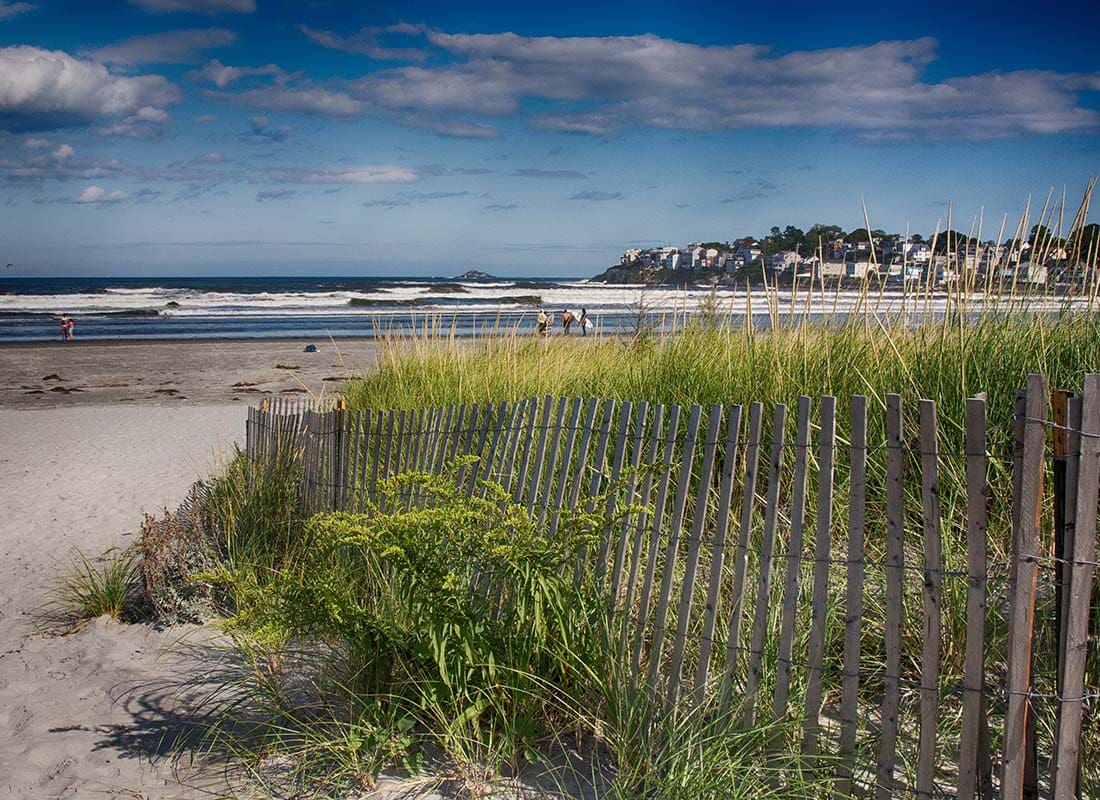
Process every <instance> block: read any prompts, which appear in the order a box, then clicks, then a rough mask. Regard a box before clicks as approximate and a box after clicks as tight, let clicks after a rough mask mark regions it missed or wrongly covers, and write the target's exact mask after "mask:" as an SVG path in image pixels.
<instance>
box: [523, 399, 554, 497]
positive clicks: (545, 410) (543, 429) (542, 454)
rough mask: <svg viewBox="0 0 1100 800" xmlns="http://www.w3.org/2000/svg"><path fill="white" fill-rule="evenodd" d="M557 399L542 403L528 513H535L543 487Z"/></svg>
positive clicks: (528, 495)
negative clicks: (548, 442)
mask: <svg viewBox="0 0 1100 800" xmlns="http://www.w3.org/2000/svg"><path fill="white" fill-rule="evenodd" d="M555 402H556V401H555V399H554V398H553V397H550V396H549V395H547V396H546V397H544V398H543V401H542V418H541V420H540V421H539V438H538V442H539V443H538V447H537V448H535V463H534V469H533V470H532V472H531V485H530V488H529V489H528V490H527V513H528V514H529V515H532V514H534V513H535V503H537V502H538V499H539V489H540V488H541V487H542V475H543V471H544V470H545V463H544V462H545V460H546V441H547V437H548V436H549V435H550V415H551V414H552V413H553V411H554V405H555Z"/></svg>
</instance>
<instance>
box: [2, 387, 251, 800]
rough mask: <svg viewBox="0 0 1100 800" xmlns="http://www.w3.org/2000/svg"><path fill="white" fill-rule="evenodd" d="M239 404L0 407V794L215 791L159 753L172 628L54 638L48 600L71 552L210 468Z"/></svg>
mask: <svg viewBox="0 0 1100 800" xmlns="http://www.w3.org/2000/svg"><path fill="white" fill-rule="evenodd" d="M242 406H243V404H241V403H238V404H236V405H233V406H226V405H220V406H179V407H175V408H170V407H164V406H159V407H157V406H125V405H113V406H84V407H77V408H54V409H52V410H48V411H18V410H11V409H0V798H7V797H13V798H16V797H18V798H55V797H58V798H59V797H81V798H84V797H92V798H94V797H133V798H167V797H189V796H207V797H208V796H210V795H208V794H201V793H199V792H197V791H196V790H194V789H192V788H189V787H188V786H187V785H186V783H190V782H193V781H199V782H201V783H203V784H204V785H208V784H209V783H210V781H211V780H214V781H215V785H216V776H214V777H213V778H211V776H203V775H196V774H191V773H190V772H189V773H188V774H187V775H180V774H178V773H177V772H176V771H174V770H173V769H172V765H171V764H170V763H169V761H168V760H167V759H165V758H164V757H163V753H164V751H165V749H166V744H165V742H164V736H165V734H166V733H167V734H171V732H172V731H173V728H174V727H175V724H176V723H175V720H174V719H173V718H172V716H171V712H172V708H173V703H174V701H175V699H176V698H175V697H174V691H173V689H172V683H173V681H174V679H175V677H176V675H177V673H180V672H181V671H184V672H185V671H186V670H187V666H188V665H187V664H186V663H184V657H183V656H182V654H175V653H174V651H173V649H172V645H173V643H174V642H175V641H176V640H178V639H179V637H180V635H181V630H180V629H173V630H169V631H167V632H158V631H155V630H153V629H152V628H151V627H149V626H147V625H119V624H116V623H112V622H108V621H105V620H99V621H95V622H93V623H91V624H89V625H86V626H85V627H83V628H82V629H80V630H79V631H77V632H75V633H68V634H67V635H59V634H58V632H57V629H56V626H54V627H52V628H51V626H50V625H49V621H48V614H45V613H44V609H45V607H46V605H47V604H48V603H50V602H51V600H53V599H54V598H55V596H56V585H57V581H58V579H59V578H60V577H61V576H62V575H64V574H66V572H68V571H69V570H70V568H71V560H72V557H73V555H74V554H75V552H76V550H77V549H79V550H80V551H82V552H83V553H85V554H86V555H87V556H88V557H90V558H93V559H94V558H98V557H100V556H101V555H102V554H103V553H104V552H106V551H108V550H109V549H110V548H112V547H125V546H127V545H128V544H130V543H131V542H132V541H133V535H132V533H133V531H135V529H136V528H137V527H138V524H139V523H140V518H141V512H142V511H148V512H156V511H158V510H160V509H162V508H163V507H164V506H166V505H167V506H169V507H174V506H175V505H176V504H177V503H178V502H179V501H180V500H181V499H182V498H183V496H184V494H185V493H186V491H187V489H188V487H189V486H190V485H191V483H192V482H193V481H194V480H196V479H198V478H199V477H203V476H206V475H208V474H209V472H210V469H211V467H212V466H213V465H214V463H215V460H216V458H217V454H219V453H220V452H223V451H224V448H226V447H227V446H228V445H230V444H231V443H232V442H234V441H240V440H241V439H242V438H243V435H244V418H245V414H244V408H243V407H242ZM181 780H182V781H184V783H181Z"/></svg>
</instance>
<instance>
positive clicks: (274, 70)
mask: <svg viewBox="0 0 1100 800" xmlns="http://www.w3.org/2000/svg"><path fill="white" fill-rule="evenodd" d="M257 75H275V76H285V75H286V73H285V72H284V71H283V70H282V69H280V68H279V66H278V65H277V64H265V65H264V66H262V67H231V66H228V65H227V64H223V63H222V62H220V61H218V59H216V58H215V59H212V60H210V61H207V62H206V64H205V65H203V68H202V69H197V70H194V71H193V72H189V73H187V77H188V78H190V79H191V80H193V81H196V82H198V81H208V82H209V83H212V84H214V85H215V86H217V87H218V88H219V89H224V88H225V87H226V86H228V85H229V84H231V83H236V82H237V81H239V80H240V79H241V78H248V77H254V76H257Z"/></svg>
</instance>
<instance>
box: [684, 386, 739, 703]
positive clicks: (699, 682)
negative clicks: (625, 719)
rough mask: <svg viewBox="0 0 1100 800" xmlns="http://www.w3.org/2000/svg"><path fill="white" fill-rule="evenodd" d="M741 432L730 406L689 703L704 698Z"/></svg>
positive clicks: (715, 624) (700, 701)
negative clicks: (704, 599) (700, 629)
mask: <svg viewBox="0 0 1100 800" xmlns="http://www.w3.org/2000/svg"><path fill="white" fill-rule="evenodd" d="M740 435H741V406H739V405H735V406H730V412H729V419H728V421H727V423H726V440H725V443H724V444H723V448H724V449H723V451H722V479H721V482H720V484H719V486H718V508H717V514H716V517H715V520H714V539H713V541H711V551H710V577H709V579H708V580H707V600H706V607H705V609H704V617H703V631H702V638H701V639H700V641H699V662H698V664H697V665H696V667H695V683H694V690H693V693H692V703H694V704H695V705H696V706H698V705H701V704H702V702H703V700H704V698H705V697H706V691H707V673H708V672H709V670H710V657H711V652H712V651H713V649H714V632H715V630H716V629H717V627H718V600H719V592H720V590H721V587H722V568H723V566H724V565H725V557H726V540H727V534H728V530H729V519H730V511H731V510H732V509H731V505H732V502H733V483H734V474H735V473H736V471H737V449H738V440H739V438H740Z"/></svg>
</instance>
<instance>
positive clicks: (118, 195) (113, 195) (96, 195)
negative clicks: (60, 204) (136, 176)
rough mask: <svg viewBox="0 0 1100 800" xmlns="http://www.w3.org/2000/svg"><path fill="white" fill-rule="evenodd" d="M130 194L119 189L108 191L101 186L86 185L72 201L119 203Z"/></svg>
mask: <svg viewBox="0 0 1100 800" xmlns="http://www.w3.org/2000/svg"><path fill="white" fill-rule="evenodd" d="M129 197H130V195H128V194H127V193H126V192H124V191H122V190H121V189H116V190H115V191H113V192H108V191H107V190H106V189H104V188H103V187H102V186H88V187H87V188H85V189H84V191H82V192H81V193H80V194H79V195H78V196H77V198H76V199H75V200H73V202H74V203H119V202H122V201H123V200H127V199H129Z"/></svg>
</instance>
